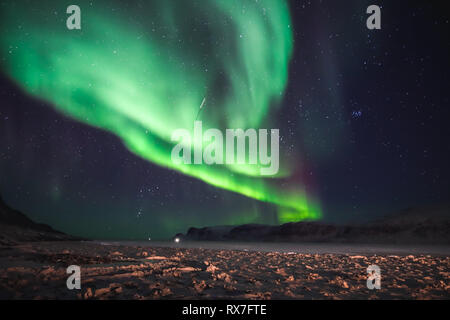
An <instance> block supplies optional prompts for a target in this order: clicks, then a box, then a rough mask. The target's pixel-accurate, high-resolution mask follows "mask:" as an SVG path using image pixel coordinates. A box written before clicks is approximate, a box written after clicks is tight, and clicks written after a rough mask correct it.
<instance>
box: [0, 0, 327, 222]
mask: <svg viewBox="0 0 450 320" xmlns="http://www.w3.org/2000/svg"><path fill="white" fill-rule="evenodd" d="M137 3H138V4H139V5H134V6H132V8H131V7H128V6H127V4H126V3H125V2H112V1H94V2H91V1H81V0H80V1H77V5H79V6H80V8H81V21H82V22H81V25H82V29H81V30H68V29H67V28H66V19H67V17H68V16H69V15H68V14H66V12H65V9H66V8H67V6H68V5H70V4H71V3H68V2H67V3H66V2H64V1H58V2H57V5H55V1H14V2H10V3H2V7H1V12H2V13H1V22H0V26H1V29H0V33H1V40H0V55H1V58H2V60H1V66H2V71H3V72H5V73H6V74H7V75H8V76H9V77H10V78H12V79H13V80H14V81H15V82H16V83H17V84H18V85H19V86H20V87H21V88H22V89H23V90H24V91H25V92H27V93H29V94H30V95H32V96H35V97H37V98H39V99H42V100H44V101H47V102H49V103H50V104H51V105H52V106H54V108H56V109H57V110H59V111H60V112H62V113H63V114H65V115H67V116H68V117H71V118H73V119H76V120H78V121H81V122H83V123H86V124H88V125H91V126H94V127H97V128H100V129H103V130H106V131H108V132H111V133H113V134H114V135H116V136H117V137H119V138H120V139H121V140H122V141H123V143H124V144H125V145H126V147H127V148H128V149H129V150H130V151H131V152H133V153H134V154H136V155H138V156H140V157H142V158H144V159H146V160H148V161H151V162H152V163H155V164H157V165H160V166H163V167H167V168H169V169H173V170H177V171H179V172H182V173H183V174H186V175H189V176H192V177H195V178H197V179H201V180H202V181H204V182H205V183H208V184H210V185H213V186H216V187H218V188H222V189H226V190H229V191H232V192H236V193H239V194H242V195H245V196H247V197H249V198H253V199H257V200H260V201H264V202H268V203H272V204H274V205H276V206H277V207H278V218H279V221H280V222H289V221H300V220H303V219H318V218H320V217H321V212H320V208H319V205H318V203H317V202H316V201H312V200H311V198H310V197H307V196H306V194H305V192H304V187H303V186H302V185H301V181H296V185H294V186H293V185H291V186H290V187H286V186H283V187H281V186H279V183H278V180H279V179H278V178H286V177H289V176H290V174H291V171H292V168H291V165H292V164H289V163H283V161H282V160H283V159H280V161H281V163H280V173H279V174H278V176H277V177H273V178H262V177H261V176H259V175H258V173H259V166H258V165H245V166H241V165H239V166H237V165H234V166H230V165H228V166H225V165H221V166H219V165H213V166H208V165H184V164H175V163H173V162H172V161H171V150H172V148H173V146H174V142H172V141H171V134H172V132H173V131H174V130H175V129H178V128H187V129H189V130H192V128H193V123H194V120H195V117H196V115H197V113H198V110H199V106H200V104H201V102H202V100H203V99H204V98H206V107H205V109H204V110H203V112H202V114H201V120H202V122H203V127H204V130H206V129H208V128H219V129H225V128H272V127H273V125H275V123H274V121H272V120H271V119H270V115H273V114H275V112H277V111H279V110H277V109H279V107H280V105H281V100H282V98H283V92H284V90H285V87H286V84H287V79H288V65H289V60H290V57H291V53H292V50H293V43H292V42H293V40H292V30H291V20H290V14H289V7H288V5H287V3H286V2H285V1H281V0H259V1H244V0H239V1H233V0H215V1H212V0H210V1H205V0H198V1H197V0H189V1H180V0H158V1H151V2H150V1H138V2H137ZM281 154H282V153H281Z"/></svg>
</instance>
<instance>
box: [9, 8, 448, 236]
mask: <svg viewBox="0 0 450 320" xmlns="http://www.w3.org/2000/svg"><path fill="white" fill-rule="evenodd" d="M69 4H72V3H65V2H64V1H43V2H40V3H39V4H37V3H36V2H31V1H25V0H23V1H17V2H14V4H13V5H12V4H11V3H9V2H7V1H1V2H0V6H1V8H2V10H1V11H2V12H3V13H4V15H3V16H2V20H1V21H2V22H1V23H0V24H1V29H0V30H1V31H0V33H1V39H2V40H1V41H0V58H1V60H0V66H1V73H0V105H1V107H0V194H1V195H2V197H3V198H4V199H5V201H6V202H8V203H9V204H10V205H11V206H13V207H15V208H18V209H20V210H22V211H23V212H26V213H27V215H28V216H30V217H31V218H33V219H34V220H36V221H39V222H43V223H48V224H50V225H51V226H53V227H54V228H57V229H59V230H62V231H65V232H68V233H72V234H75V235H80V236H85V237H89V238H96V239H147V238H149V237H151V238H152V239H164V238H167V237H170V236H172V235H174V234H175V233H177V232H185V231H186V230H187V228H189V227H191V226H197V227H199V226H209V225H230V224H232V225H235V224H242V223H267V224H278V223H283V222H288V221H300V220H304V219H318V220H323V221H327V222H335V223H347V222H362V221H367V220H370V219H373V218H376V217H379V216H382V215H385V214H386V213H389V212H392V211H397V210H400V209H403V208H405V207H410V206H418V205H428V204H441V203H448V202H449V201H448V200H449V195H450V183H449V181H450V179H449V178H450V169H449V167H448V163H450V159H449V158H450V152H449V151H450V150H449V149H450V147H449V144H448V143H447V142H446V138H447V137H448V136H449V135H448V134H449V132H450V129H449V128H448V125H447V122H448V119H449V115H450V111H449V109H448V106H449V94H448V88H449V76H448V66H449V61H448V60H449V59H448V57H449V56H450V54H449V53H450V52H449V51H450V44H449V40H448V39H450V37H449V21H448V15H447V14H446V11H445V10H444V8H443V7H442V8H441V7H440V5H439V2H438V1H429V2H426V3H425V2H424V1H408V2H407V4H405V2H402V1H378V2H377V3H372V2H368V1H345V5H344V4H343V2H337V1H331V0H326V1H301V0H296V1H287V2H285V1H276V0H260V1H234V2H233V1H219V0H218V1H208V2H206V1H195V0H193V1H181V2H180V1H178V2H176V1H130V2H127V3H126V4H124V3H121V2H120V1H107V2H105V1H79V2H78V4H79V5H80V7H81V12H82V30H78V31H76V30H71V31H69V30H67V28H66V27H65V20H66V18H67V16H68V15H67V14H66V13H65V9H66V7H67V6H68V5H69ZM370 4H379V5H380V6H381V8H382V29H381V30H368V29H367V28H366V19H367V16H368V15H367V14H366V12H365V11H366V8H367V6H368V5H370ZM24 8H27V10H24ZM187 12H188V13H189V14H186V13H187ZM6 13H7V14H6ZM204 97H206V99H207V103H206V106H205V110H204V112H203V113H202V120H203V121H204V124H206V125H207V126H208V127H217V128H238V127H246V128H249V127H254V128H279V129H280V163H281V167H280V174H279V176H277V177H275V178H271V179H264V178H261V177H258V176H257V175H255V173H254V168H252V167H251V166H244V167H228V168H224V167H223V166H222V167H216V166H213V167H211V166H206V165H200V166H189V167H186V166H184V167H177V166H174V165H173V163H171V161H170V160H168V155H170V149H171V145H170V143H168V139H170V132H172V130H173V129H174V128H178V127H183V126H184V127H186V126H188V125H190V124H191V123H192V118H195V115H196V114H197V111H198V107H199V105H200V103H201V102H202V99H203V98H204Z"/></svg>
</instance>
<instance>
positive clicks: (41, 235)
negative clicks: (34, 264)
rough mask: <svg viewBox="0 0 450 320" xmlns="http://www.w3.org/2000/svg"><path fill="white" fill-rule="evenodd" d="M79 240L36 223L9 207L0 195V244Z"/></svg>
mask: <svg viewBox="0 0 450 320" xmlns="http://www.w3.org/2000/svg"><path fill="white" fill-rule="evenodd" d="M68 240H81V238H77V237H73V236H70V235H67V234H65V233H62V232H60V231H57V230H54V229H53V228H52V227H50V226H48V225H46V224H41V223H36V222H34V221H33V220H31V219H30V218H28V217H27V216H26V215H24V214H23V213H22V212H20V211H17V210H14V209H12V208H10V207H9V206H8V205H7V204H6V203H5V202H4V201H3V199H2V198H1V196H0V245H11V244H15V243H17V242H22V241H68Z"/></svg>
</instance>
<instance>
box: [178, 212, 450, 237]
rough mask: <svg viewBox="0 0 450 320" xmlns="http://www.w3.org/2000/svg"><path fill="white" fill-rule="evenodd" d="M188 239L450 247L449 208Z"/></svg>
mask: <svg viewBox="0 0 450 320" xmlns="http://www.w3.org/2000/svg"><path fill="white" fill-rule="evenodd" d="M177 237H181V238H183V239H185V240H194V241H196V240H198V241H267V242H344V243H352V242H353V243H356V242H358V243H391V244H450V207H449V206H433V207H418V208H408V209H405V210H403V211H400V212H397V213H393V214H390V215H387V216H385V217H384V218H382V219H378V220H376V221H373V222H371V223H365V224H360V225H334V224H327V223H322V222H316V221H307V222H291V223H286V224H282V225H278V226H271V225H260V224H246V225H240V226H220V227H204V228H190V229H189V230H188V231H187V233H186V235H183V234H178V235H177Z"/></svg>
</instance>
